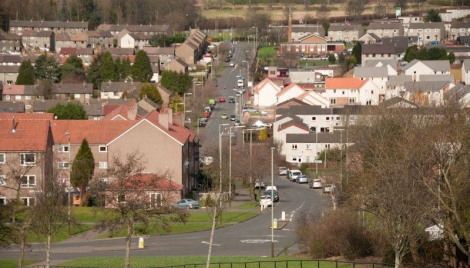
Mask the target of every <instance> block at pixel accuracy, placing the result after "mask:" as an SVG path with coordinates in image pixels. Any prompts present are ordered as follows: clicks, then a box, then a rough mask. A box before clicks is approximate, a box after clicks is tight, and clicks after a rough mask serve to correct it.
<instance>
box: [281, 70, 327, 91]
mask: <svg viewBox="0 0 470 268" xmlns="http://www.w3.org/2000/svg"><path fill="white" fill-rule="evenodd" d="M333 76H334V70H333V69H332V68H328V67H318V68H302V67H296V68H289V79H290V82H291V83H296V84H300V85H302V84H305V85H313V87H323V86H324V85H325V78H326V77H333Z"/></svg>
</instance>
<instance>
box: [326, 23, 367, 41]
mask: <svg viewBox="0 0 470 268" xmlns="http://www.w3.org/2000/svg"><path fill="white" fill-rule="evenodd" d="M363 35H364V29H363V27H362V25H360V24H351V23H333V24H331V25H330V28H329V29H328V40H329V41H345V42H353V41H357V40H359V38H360V37H361V36H363Z"/></svg>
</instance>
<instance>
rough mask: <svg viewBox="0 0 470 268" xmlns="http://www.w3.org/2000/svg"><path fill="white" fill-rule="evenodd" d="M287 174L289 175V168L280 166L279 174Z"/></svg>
mask: <svg viewBox="0 0 470 268" xmlns="http://www.w3.org/2000/svg"><path fill="white" fill-rule="evenodd" d="M286 175H287V168H286V167H279V176H286Z"/></svg>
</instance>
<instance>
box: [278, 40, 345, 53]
mask: <svg viewBox="0 0 470 268" xmlns="http://www.w3.org/2000/svg"><path fill="white" fill-rule="evenodd" d="M344 50H345V46H344V43H342V42H328V40H327V39H326V38H324V37H320V36H317V35H308V36H304V37H302V38H300V39H299V40H298V41H292V42H287V43H281V46H280V51H281V52H282V53H292V54H299V55H300V54H306V55H312V56H313V55H325V54H327V53H340V52H343V51H344Z"/></svg>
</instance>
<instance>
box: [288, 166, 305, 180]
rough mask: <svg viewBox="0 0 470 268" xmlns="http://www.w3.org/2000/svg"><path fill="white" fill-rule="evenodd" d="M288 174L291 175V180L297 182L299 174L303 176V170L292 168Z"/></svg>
mask: <svg viewBox="0 0 470 268" xmlns="http://www.w3.org/2000/svg"><path fill="white" fill-rule="evenodd" d="M287 174H288V175H287V176H288V177H289V180H290V181H291V182H297V178H298V177H299V176H302V171H300V170H298V169H291V170H289V171H288V173H287Z"/></svg>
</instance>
